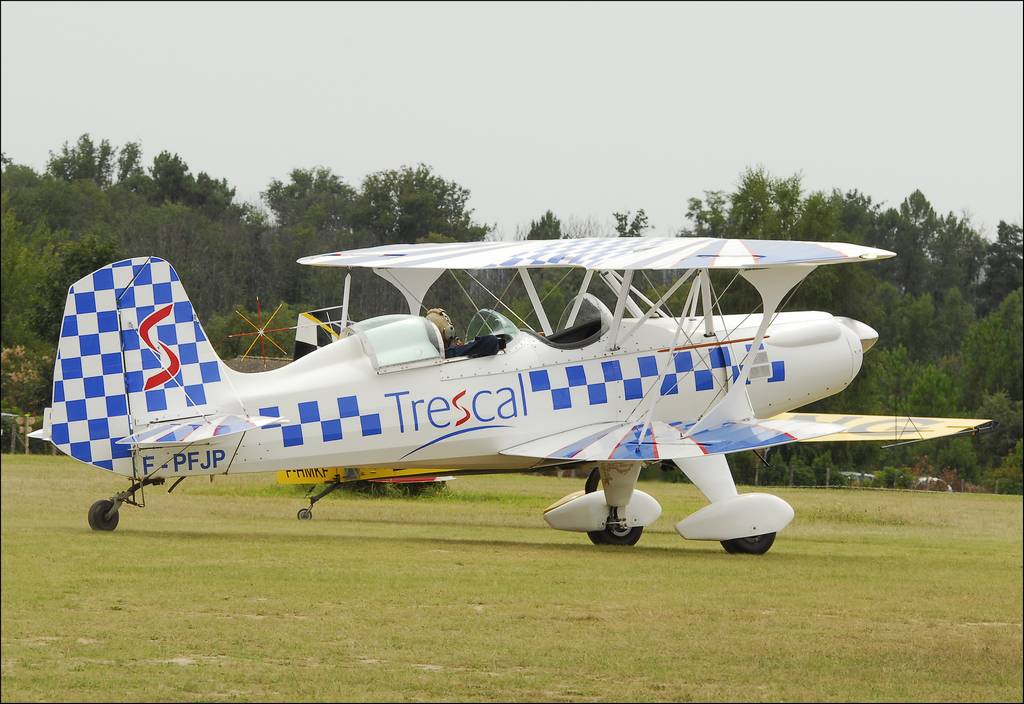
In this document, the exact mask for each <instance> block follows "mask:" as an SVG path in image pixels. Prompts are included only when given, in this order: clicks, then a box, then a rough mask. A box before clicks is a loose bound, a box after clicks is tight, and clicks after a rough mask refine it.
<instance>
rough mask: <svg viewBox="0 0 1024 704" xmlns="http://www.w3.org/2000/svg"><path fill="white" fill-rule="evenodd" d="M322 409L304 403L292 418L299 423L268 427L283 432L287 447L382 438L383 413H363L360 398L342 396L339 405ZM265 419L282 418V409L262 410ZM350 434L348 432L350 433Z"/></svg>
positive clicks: (312, 403) (334, 404)
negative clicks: (361, 438)
mask: <svg viewBox="0 0 1024 704" xmlns="http://www.w3.org/2000/svg"><path fill="white" fill-rule="evenodd" d="M324 406H325V407H324V408H322V409H321V405H320V402H319V401H302V402H300V403H299V404H297V407H296V411H297V412H296V413H295V414H294V415H293V416H290V417H298V419H299V422H298V423H290V424H287V425H284V424H275V425H267V426H264V428H263V429H264V430H267V429H269V428H280V429H281V442H282V443H283V444H284V446H285V447H296V446H299V445H305V444H306V443H307V442H313V441H323V442H334V441H335V440H344V439H345V437H355V432H356V431H357V430H358V432H359V437H364V438H365V437H367V436H370V435H380V434H381V432H382V430H381V424H380V414H379V413H365V414H364V413H360V412H359V398H358V397H356V396H339V397H338V398H337V399H335V403H326V404H324ZM260 415H261V416H275V417H280V416H281V412H280V407H279V406H267V407H266V408H261V409H260ZM346 431H347V432H346Z"/></svg>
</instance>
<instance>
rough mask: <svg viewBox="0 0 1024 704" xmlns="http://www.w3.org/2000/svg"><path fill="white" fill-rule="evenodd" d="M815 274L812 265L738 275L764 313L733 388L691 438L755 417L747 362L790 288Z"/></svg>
mask: <svg viewBox="0 0 1024 704" xmlns="http://www.w3.org/2000/svg"><path fill="white" fill-rule="evenodd" d="M812 271H814V267H813V266H808V267H802V266H791V267H789V266H787V267H780V268H777V269H750V270H745V271H742V272H740V273H741V275H742V276H743V278H745V279H746V280H747V281H749V282H750V284H751V285H752V286H753V287H754V288H756V289H757V292H758V293H759V294H761V303H762V309H763V311H764V314H763V315H762V316H761V324H760V325H759V326H758V328H757V334H756V335H754V339H753V341H752V342H751V343H750V347H749V348H748V349H747V353H746V354H745V355H744V356H743V362H742V364H741V366H740V373H739V376H738V377H737V378H736V380H735V381H734V382H733V385H732V388H730V389H729V391H728V392H727V393H726V394H725V398H723V399H722V400H721V401H720V402H719V403H718V404H716V405H715V406H714V407H712V408H711V410H709V411H708V412H707V413H706V414H705V415H704V417H703V418H701V419H700V421H699V422H698V423H697V424H696V425H695V426H693V428H691V429H690V432H689V433H688V434H689V435H691V436H692V435H694V434H696V433H699V432H701V431H703V430H706V429H708V428H711V427H714V426H716V425H721V424H722V423H725V422H727V421H748V420H751V419H752V418H753V417H754V409H753V407H752V406H751V404H750V395H749V394H748V393H747V379H748V378H749V377H750V360H751V359H752V358H753V356H754V355H755V354H757V350H758V348H759V347H760V346H761V343H762V342H763V341H764V334H765V331H767V330H768V326H769V325H770V324H771V322H772V318H774V317H775V313H776V312H777V310H778V307H779V304H780V303H781V302H782V299H783V298H784V297H785V295H786V294H787V293H789V292H790V291H791V290H792V289H793V287H795V286H796V285H797V284H798V283H800V282H801V281H803V280H804V278H805V277H806V276H807V275H808V274H810V273H811V272H812Z"/></svg>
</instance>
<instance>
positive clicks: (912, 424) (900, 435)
mask: <svg viewBox="0 0 1024 704" xmlns="http://www.w3.org/2000/svg"><path fill="white" fill-rule="evenodd" d="M772 420H773V421H776V420H785V421H790V420H796V421H800V422H805V423H827V424H829V425H838V426H840V428H841V430H840V431H838V432H836V433H832V434H831V435H824V436H819V437H815V438H806V439H804V441H805V442H863V441H866V440H891V441H893V442H897V443H904V442H918V441H920V440H932V439H934V438H941V437H947V436H950V435H973V434H975V433H979V432H984V431H986V430H991V429H992V428H993V427H995V423H994V422H993V421H991V420H985V419H980V418H924V417H919V416H862V415H854V414H850V413H846V414H830V413H780V414H779V415H777V416H774V417H773V418H772Z"/></svg>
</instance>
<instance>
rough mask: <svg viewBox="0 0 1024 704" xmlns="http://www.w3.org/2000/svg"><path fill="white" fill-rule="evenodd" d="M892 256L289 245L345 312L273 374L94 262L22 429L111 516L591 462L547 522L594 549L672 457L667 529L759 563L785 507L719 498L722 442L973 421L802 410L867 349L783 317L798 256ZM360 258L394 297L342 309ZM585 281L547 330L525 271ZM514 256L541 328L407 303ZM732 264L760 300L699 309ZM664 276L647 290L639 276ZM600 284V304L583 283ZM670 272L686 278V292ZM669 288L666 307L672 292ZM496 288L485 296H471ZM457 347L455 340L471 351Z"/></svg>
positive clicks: (157, 292)
mask: <svg viewBox="0 0 1024 704" xmlns="http://www.w3.org/2000/svg"><path fill="white" fill-rule="evenodd" d="M892 256H894V253H892V252H888V251H885V250H881V249H874V248H871V247H864V246H859V245H854V244H843V243H835V242H793V241H769V240H722V239H708V238H655V237H641V238H608V239H576V240H558V241H517V242H500V241H494V242H472V243H451V244H440V243H430V244H410V245H387V246H380V247H372V248H366V249H356V250H349V251H342V252H333V253H328V254H322V255H316V256H311V257H305V258H303V259H300V260H299V262H300V263H301V264H305V265H310V266H322V267H336V268H340V269H344V270H346V274H345V278H344V286H343V290H344V296H343V302H342V306H341V308H342V312H341V315H340V317H339V318H338V319H337V321H335V322H337V324H336V325H335V326H334V327H330V326H328V331H329V332H330V335H328V336H327V337H326V338H325V340H324V342H325V344H317V343H316V341H315V340H314V341H313V343H311V344H312V347H311V348H310V349H307V350H305V352H306V353H305V354H303V355H302V356H301V357H300V358H299V359H296V360H295V361H294V362H292V363H290V364H288V365H286V366H284V367H282V368H280V369H275V370H271V371H265V372H260V373H251V374H242V373H238V372H234V371H232V370H230V369H228V368H227V367H226V366H225V365H224V363H223V362H222V361H221V360H220V359H219V358H218V356H217V354H216V352H215V351H214V349H213V347H212V346H211V344H210V341H209V339H208V338H207V336H206V334H205V333H204V332H203V328H202V326H201V325H200V323H199V320H198V318H197V317H196V314H195V311H194V310H193V307H192V304H191V303H190V302H189V299H188V296H187V295H186V293H185V289H184V288H183V287H182V283H181V281H179V279H178V275H177V274H176V273H175V271H174V269H173V268H172V267H171V265H170V264H169V263H168V262H166V261H164V260H162V259H159V258H156V257H141V258H133V259H126V260H124V261H119V262H115V263H113V264H110V265H108V266H105V267H103V268H102V269H99V270H98V271H96V272H94V273H92V274H90V275H88V276H86V277H84V278H83V279H81V280H80V281H78V282H76V283H75V284H74V285H73V286H71V288H70V291H69V293H68V298H67V304H66V308H65V311H64V318H63V325H62V330H61V337H60V341H59V344H58V350H57V359H56V364H55V369H54V384H53V404H52V408H51V409H50V412H49V414H48V420H47V424H46V426H45V428H44V430H43V431H42V433H41V435H43V436H46V437H48V439H50V440H51V441H52V442H53V444H54V445H56V446H57V448H59V449H60V450H61V451H62V452H64V453H66V454H68V455H70V456H72V457H74V458H75V459H78V460H80V461H82V462H85V463H87V464H90V465H92V466H94V467H98V468H101V469H104V470H106V471H109V472H111V473H112V474H115V475H119V476H121V477H126V478H127V479H128V481H129V482H130V485H129V486H128V488H127V489H125V490H124V491H121V492H118V493H116V494H114V495H113V496H112V497H110V498H109V499H102V500H100V501H97V502H96V503H95V504H93V505H92V507H91V508H90V509H89V514H88V515H89V524H90V526H91V527H92V528H94V529H96V530H113V529H114V528H115V527H116V526H117V524H118V517H119V509H120V507H121V506H122V505H124V504H129V505H137V506H142V505H144V504H145V500H144V496H145V494H144V489H145V487H146V486H151V485H155V484H163V483H164V482H165V481H172V482H173V484H172V485H171V487H170V489H169V491H170V490H171V489H173V488H174V487H175V486H177V484H178V483H180V482H181V481H182V480H184V479H185V478H188V477H195V476H207V475H230V474H239V473H249V472H277V471H279V470H284V469H287V470H292V471H309V472H314V471H318V470H323V471H325V472H327V474H325V476H327V477H328V478H329V481H328V482H327V484H326V487H325V489H324V490H323V491H321V492H320V493H318V494H317V495H316V496H313V497H311V498H310V499H309V505H308V506H304V507H303V508H302V509H301V510H300V511H299V512H298V517H299V518H300V519H309V518H311V517H312V509H313V505H314V504H315V503H316V501H317V500H319V498H322V496H323V495H325V494H326V493H328V492H329V491H333V490H334V489H336V488H337V487H338V486H341V485H342V484H343V483H344V482H345V481H348V480H355V479H359V478H365V477H367V476H378V477H380V476H386V477H409V476H417V475H422V474H436V473H438V472H443V473H444V474H445V475H452V476H457V475H460V474H473V473H488V472H529V471H536V470H543V469H548V468H552V467H559V466H574V467H577V468H583V469H589V470H590V476H589V478H588V480H587V482H586V484H585V486H584V488H583V489H582V490H581V491H578V492H575V493H572V494H569V495H568V496H565V497H563V498H562V499H560V500H558V501H556V502H555V503H554V504H553V505H551V506H550V507H549V508H548V509H547V510H546V511H545V512H544V519H545V520H546V521H547V523H548V524H549V525H550V526H551V527H552V528H556V529H559V530H566V531H575V532H581V533H586V534H587V535H588V536H589V538H590V540H591V541H592V542H593V543H595V544H600V545H633V544H635V543H636V542H637V541H638V540H639V538H640V536H641V534H642V532H643V530H644V528H645V527H647V526H649V525H651V524H652V523H653V522H654V521H655V520H657V519H658V517H659V516H660V514H661V507H660V505H659V504H658V502H657V501H656V500H655V499H654V497H652V496H650V495H649V494H648V493H646V492H645V491H642V490H640V489H638V488H637V478H638V475H639V473H640V470H641V467H642V466H643V464H644V463H647V462H655V461H662V462H665V461H670V462H673V463H675V465H677V466H678V468H679V469H680V470H681V471H682V472H683V473H684V474H685V475H686V476H687V477H688V478H689V479H690V481H692V482H693V484H695V485H696V487H697V488H698V489H699V490H700V491H701V492H702V493H703V495H704V496H705V497H706V498H707V499H708V502H709V503H708V505H707V506H705V507H703V508H701V509H700V510H698V511H696V512H695V513H693V514H692V515H690V516H688V517H685V518H683V519H682V520H680V521H679V522H678V523H677V524H676V530H677V531H678V533H679V534H680V535H681V536H683V537H684V538H688V539H693V540H713V541H720V542H721V544H722V545H723V547H724V548H725V549H726V550H727V551H729V552H730V553H748V554H761V553H764V552H766V551H767V550H768V549H769V548H770V547H771V545H772V543H773V541H774V540H775V536H776V534H777V533H778V532H779V531H781V530H782V529H783V528H785V527H786V526H787V525H788V524H789V523H790V521H791V520H792V519H793V516H794V511H793V508H792V507H791V506H790V505H789V504H788V503H787V502H786V501H784V500H783V499H781V498H779V497H777V496H774V495H771V494H768V493H762V492H753V493H743V494H740V493H738V492H737V489H736V484H735V482H734V480H733V477H732V475H731V473H730V470H729V466H728V463H727V460H726V455H727V454H730V453H734V452H741V451H747V450H763V449H765V448H771V447H774V446H777V445H782V444H786V443H792V442H822V441H824V442H835V441H862V440H889V441H898V442H899V441H908V440H919V439H927V438H933V437H941V436H945V435H954V434H961V433H974V432H977V431H978V430H980V429H983V428H984V427H985V426H986V423H987V421H984V420H979V419H944V418H920V417H898V416H897V417H894V416H864V415H854V414H843V415H825V414H808V413H800V412H799V409H800V408H801V407H803V406H806V405H807V404H810V403H812V402H814V401H817V400H819V399H822V398H825V397H827V396H830V395H833V394H836V393H838V392H839V391H841V390H842V389H844V388H846V386H847V385H849V384H850V383H851V382H852V381H853V379H854V378H855V377H856V375H857V373H858V371H859V370H860V368H861V363H862V360H863V355H864V353H865V352H866V351H868V350H869V349H870V348H871V346H872V345H873V344H874V343H875V341H876V340H877V337H878V336H877V333H876V332H875V331H874V330H873V329H872V328H871V327H869V326H868V325H867V324H865V323H862V322H859V321H856V320H852V319H850V318H844V317H838V316H833V315H831V314H829V313H825V312H816V311H804V312H783V311H782V310H781V308H782V304H783V301H784V299H785V298H786V297H787V295H788V294H789V293H790V292H791V291H793V289H794V287H796V286H797V285H798V284H799V283H800V282H801V281H802V280H803V279H804V278H805V277H806V276H808V275H809V274H811V272H812V271H814V269H815V268H816V267H818V266H831V265H840V264H850V263H856V262H866V261H873V260H879V259H883V258H886V257H892ZM357 268H358V269H370V270H372V271H373V272H375V273H376V274H378V275H379V276H381V277H382V278H384V279H385V280H387V281H388V282H390V283H391V284H393V285H394V286H396V287H397V288H398V290H399V291H400V292H401V294H402V297H404V299H405V301H406V303H407V304H408V310H407V311H403V312H401V313H395V314H390V315H383V316H379V317H373V318H369V319H365V320H361V321H358V322H352V321H351V320H350V319H349V316H348V307H349V299H350V289H351V270H352V269H357ZM552 268H556V269H557V268H575V269H578V270H580V271H581V272H582V281H581V284H580V286H579V289H578V290H575V289H574V291H573V294H572V298H571V302H570V303H569V304H568V305H567V306H566V309H565V310H564V311H563V313H562V315H561V316H560V319H559V320H558V323H557V325H552V324H551V319H550V318H549V317H548V315H547V312H546V311H545V309H544V307H543V304H542V301H541V299H540V297H539V296H538V293H537V289H536V286H535V284H534V281H533V278H532V275H531V272H536V271H537V270H543V269H552ZM489 269H505V270H514V272H513V275H515V276H518V277H519V278H520V279H521V281H522V284H523V286H524V288H525V290H526V292H527V294H528V296H529V299H530V301H531V303H532V306H533V308H534V313H535V316H536V319H537V320H538V321H539V326H540V329H539V330H536V331H535V330H531V329H529V328H528V327H525V328H524V327H520V326H517V325H516V324H515V323H513V322H512V321H511V320H510V318H509V317H508V316H507V315H506V313H510V312H511V311H510V310H509V309H508V308H507V307H506V308H505V312H502V310H500V308H502V306H503V305H504V304H503V303H502V302H501V301H500V300H499V299H498V297H497V296H494V298H495V300H496V301H497V302H496V303H495V304H494V307H492V308H481V309H478V310H477V312H476V314H475V315H474V316H473V319H472V320H471V321H470V322H469V325H468V326H467V328H466V331H465V337H466V339H467V340H473V341H476V342H480V341H487V340H490V341H492V342H493V341H494V340H498V341H500V344H497V345H490V346H489V347H488V346H486V345H485V347H487V348H488V350H489V351H488V353H486V354H472V353H466V352H465V351H464V348H460V349H459V350H455V351H454V352H453V348H451V347H449V345H448V342H449V341H448V340H446V338H445V337H444V336H443V335H442V333H441V330H440V329H439V326H438V325H436V324H434V322H431V320H429V319H428V318H427V317H424V316H423V315H422V314H421V313H422V312H423V310H424V309H425V306H424V303H423V302H424V299H425V297H426V295H427V292H428V290H429V289H430V287H431V286H432V285H433V284H434V283H435V282H436V281H437V280H438V278H439V277H440V276H441V274H442V273H444V272H445V271H446V270H450V271H453V272H471V271H476V270H489ZM721 269H727V270H733V271H734V272H735V274H734V278H742V279H743V280H746V281H747V282H748V283H749V284H751V285H752V286H753V287H754V289H756V291H757V294H758V296H759V298H760V302H761V304H760V312H753V313H747V314H728V315H727V314H724V313H723V312H722V311H721V310H720V309H719V310H718V311H717V312H716V310H715V309H716V301H717V299H718V296H717V295H716V292H715V290H714V287H713V286H712V278H711V272H713V271H716V270H721ZM649 271H662V272H669V273H668V274H667V276H668V277H670V279H671V282H672V283H671V285H670V286H668V288H667V290H665V291H664V294H663V295H661V296H660V298H658V299H657V300H651V298H649V297H647V296H646V295H644V293H643V292H641V291H640V290H639V288H638V287H637V286H636V285H634V280H639V279H636V277H637V276H638V275H643V274H644V273H645V272H649ZM598 282H603V284H604V285H605V286H607V287H608V289H609V290H610V291H611V293H612V299H613V305H611V306H609V305H606V304H605V303H604V302H602V301H601V299H600V298H599V297H598V296H596V295H594V293H592V292H591V290H590V288H591V285H592V284H594V283H598ZM685 286H688V289H684V288H683V287H685ZM677 291H680V296H679V297H680V298H681V297H682V295H683V293H684V292H685V293H686V298H685V303H684V305H683V307H682V309H681V310H678V311H676V312H672V311H670V310H669V309H668V302H669V300H670V298H671V297H672V296H673V295H674V294H675V293H676V292H677ZM492 296H493V294H492ZM470 347H472V346H471V345H470Z"/></svg>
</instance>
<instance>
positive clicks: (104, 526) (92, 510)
mask: <svg viewBox="0 0 1024 704" xmlns="http://www.w3.org/2000/svg"><path fill="white" fill-rule="evenodd" d="M112 508H114V502H113V501H111V500H110V499H101V500H99V501H97V502H96V503H94V504H93V505H92V506H90V507H89V527H90V528H92V529H93V530H114V529H115V528H117V521H118V520H119V519H120V516H121V514H120V513H119V512H118V511H114V513H113V514H111V516H110V518H107V514H108V513H110V509H112Z"/></svg>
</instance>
